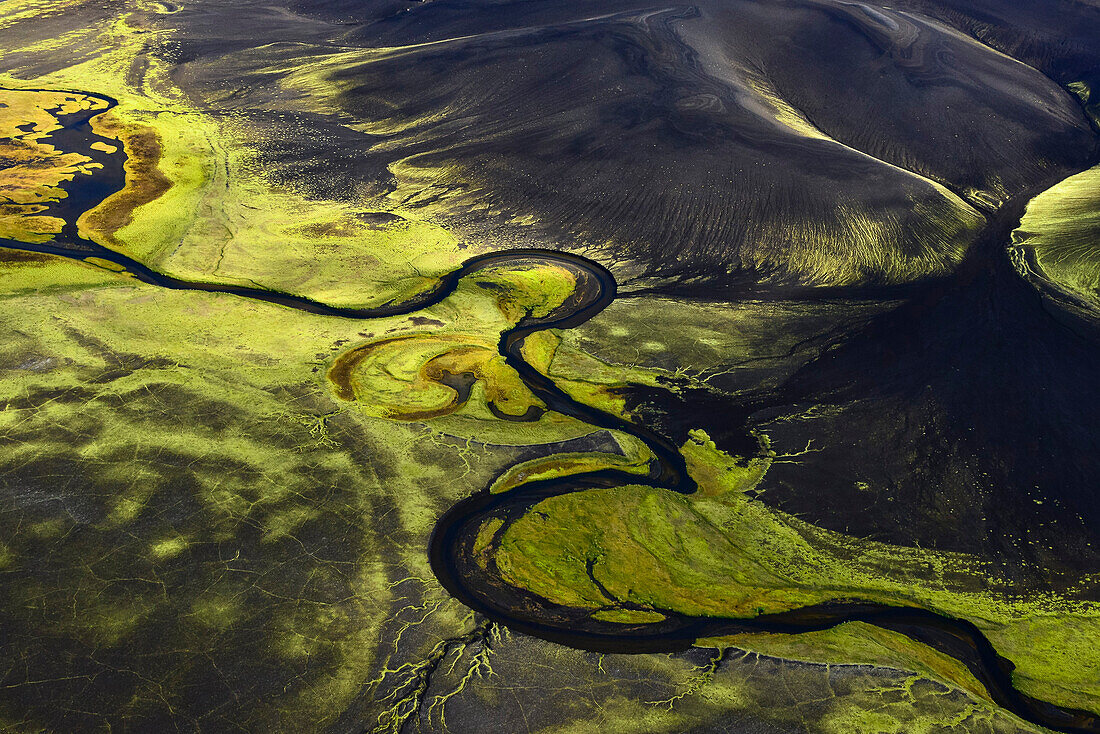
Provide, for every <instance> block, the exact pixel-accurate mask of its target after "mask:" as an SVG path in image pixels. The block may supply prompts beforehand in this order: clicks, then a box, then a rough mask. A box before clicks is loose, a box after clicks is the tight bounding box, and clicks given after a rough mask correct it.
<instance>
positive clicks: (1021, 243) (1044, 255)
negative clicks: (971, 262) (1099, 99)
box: [1012, 166, 1100, 309]
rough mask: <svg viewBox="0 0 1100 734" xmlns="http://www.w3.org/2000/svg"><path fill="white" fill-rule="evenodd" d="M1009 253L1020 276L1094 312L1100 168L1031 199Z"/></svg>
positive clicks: (1099, 273) (1099, 262)
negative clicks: (1038, 282)
mask: <svg viewBox="0 0 1100 734" xmlns="http://www.w3.org/2000/svg"><path fill="white" fill-rule="evenodd" d="M1012 250H1013V252H1014V254H1015V257H1014V258H1013V260H1014V263H1015V265H1016V267H1017V269H1019V270H1020V271H1021V272H1022V273H1023V274H1024V275H1025V276H1030V277H1032V278H1036V279H1038V280H1039V281H1040V282H1041V283H1042V284H1044V285H1046V286H1048V287H1053V289H1054V290H1056V291H1059V292H1061V293H1064V294H1067V295H1069V296H1071V297H1072V298H1073V299H1074V300H1075V301H1077V302H1079V303H1082V304H1087V305H1088V306H1090V307H1091V308H1093V309H1100V166H1096V167H1094V168H1090V169H1088V170H1087V171H1082V172H1081V173H1078V174H1077V175H1075V176H1070V177H1069V178H1067V179H1065V180H1063V181H1061V182H1060V183H1059V184H1058V185H1056V186H1054V187H1052V188H1050V189H1047V190H1046V191H1044V192H1043V193H1041V194H1039V195H1038V196H1036V197H1035V198H1034V199H1032V200H1031V201H1030V202H1029V203H1028V205H1027V211H1026V212H1025V213H1024V216H1023V218H1022V219H1021V220H1020V226H1019V228H1018V229H1016V231H1015V232H1013V233H1012Z"/></svg>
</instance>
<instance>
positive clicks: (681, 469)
mask: <svg viewBox="0 0 1100 734" xmlns="http://www.w3.org/2000/svg"><path fill="white" fill-rule="evenodd" d="M48 91H55V90H48ZM74 94H82V95H86V96H89V97H97V96H98V95H91V94H88V93H86V92H79V93H77V92H74ZM100 98H101V99H104V100H105V101H107V102H108V107H107V109H109V108H110V107H111V106H114V100H110V99H108V98H105V97H100ZM105 111H106V110H105V109H101V110H98V111H95V113H94V114H80V115H76V116H66V117H67V119H65V120H63V121H62V124H63V128H62V130H60V131H55V132H54V133H53V134H52V135H51V137H54V136H65V138H66V139H65V141H64V142H65V144H66V145H67V146H69V147H67V148H66V149H67V150H73V149H74V147H75V148H80V149H81V152H83V147H86V146H87V145H88V144H90V143H91V142H94V141H95V140H98V139H100V138H99V137H98V136H96V135H95V134H94V132H93V131H92V130H91V127H90V124H89V120H90V119H91V118H92V117H94V116H95V114H100V113H102V112H105ZM58 140H59V138H57V137H55V141H58ZM112 142H117V141H112ZM112 158H113V159H112V160H111V161H110V164H109V165H105V166H104V169H102V172H103V173H104V174H106V175H108V177H112V176H114V175H121V173H120V172H121V171H122V170H123V169H122V162H123V161H124V153H123V152H122V151H121V149H120V150H119V151H118V152H116V153H115V154H112ZM97 160H99V158H97ZM98 175H99V174H97V176H98ZM90 178H96V177H90ZM83 185H84V182H81V183H80V184H79V185H78V187H79V186H83ZM119 188H121V181H117V180H108V181H107V182H106V183H102V182H100V183H98V184H97V185H96V186H92V187H90V188H87V189H84V188H81V189H80V191H81V193H79V194H76V190H75V189H74V190H71V191H70V197H69V198H68V199H65V200H62V202H61V204H60V205H59V206H57V207H51V209H50V211H49V212H47V213H50V214H54V215H56V216H62V217H63V218H64V219H65V220H66V227H65V230H64V231H63V234H62V236H61V237H60V238H59V239H58V240H56V241H52V242H48V243H43V244H27V243H21V242H16V241H13V240H0V247H4V248H9V249H16V250H21V251H25V252H36V253H45V254H50V255H57V256H61V257H66V258H71V259H74V260H81V261H84V260H87V259H88V258H98V259H100V260H104V261H107V262H110V263H112V264H113V265H114V266H115V267H116V268H121V270H122V272H123V274H128V275H130V276H132V277H134V278H136V279H137V280H139V281H142V282H144V283H148V284H150V285H154V286H158V287H162V288H170V289H174V290H194V291H203V292H208V293H226V294H231V295H235V296H240V297H243V298H250V299H253V300H258V301H265V302H269V303H275V304H279V305H282V306H286V307H290V308H295V309H299V310H302V311H307V312H310V313H316V314H321V315H325V316H336V317H342V318H351V319H370V318H378V317H383V316H395V315H402V314H411V313H414V312H416V311H418V310H420V309H422V308H425V307H427V306H430V305H433V304H436V303H439V302H440V301H442V300H443V299H445V298H446V297H447V296H448V295H450V294H451V293H452V292H453V291H454V290H455V288H456V287H457V286H458V284H459V281H460V280H461V279H462V278H464V277H466V276H468V275H471V274H473V273H476V272H477V271H479V270H483V269H486V268H490V267H499V266H502V265H509V264H513V263H514V264H531V263H532V262H543V263H546V264H552V265H556V266H560V267H565V268H567V269H568V270H570V272H572V273H573V274H574V276H575V277H576V288H575V289H574V292H573V294H572V295H571V296H570V298H569V299H568V300H567V301H566V302H565V303H563V304H562V305H560V306H559V307H558V308H557V309H555V310H554V311H553V312H552V313H551V314H549V315H548V316H545V317H539V318H536V317H531V316H528V317H526V318H523V319H522V320H521V321H520V322H519V323H518V324H516V326H514V327H513V328H512V329H510V330H508V331H506V332H504V333H503V334H502V336H501V339H500V343H499V350H500V353H501V354H502V355H503V357H504V359H505V361H506V363H507V364H508V365H510V366H511V367H512V368H513V369H515V371H516V372H517V373H518V374H519V376H520V378H521V379H522V380H523V382H524V384H525V385H526V386H527V387H528V388H529V389H530V390H531V392H532V393H534V394H535V395H536V396H537V397H538V398H539V399H540V400H542V401H543V402H544V403H545V404H546V405H547V407H548V408H549V409H551V410H554V411H557V412H559V413H562V414H564V415H567V416H570V417H573V418H576V419H578V420H581V421H584V422H586V423H588V424H590V425H594V426H599V427H601V428H605V429H612V430H616V431H621V432H623V433H626V434H629V435H631V436H634V437H635V438H637V439H638V440H640V441H642V442H643V443H644V444H645V445H646V446H647V447H648V448H649V450H650V451H651V452H652V453H653V455H654V456H655V457H656V458H655V460H654V461H652V462H651V466H650V471H649V475H648V476H647V477H640V476H639V475H637V474H631V473H628V472H624V471H620V470H616V469H601V470H596V471H589V472H585V473H581V474H576V475H572V476H568V477H564V478H560V479H550V480H542V481H532V482H528V483H526V484H522V485H520V486H518V487H516V488H514V489H511V490H509V491H507V492H503V493H499V494H493V493H490V492H489V490H488V488H486V489H483V490H482V491H480V492H478V493H477V494H475V495H473V496H471V497H469V498H467V499H465V500H463V501H461V502H459V503H458V504H456V505H454V506H453V507H452V508H451V509H450V510H449V511H448V512H447V513H445V514H444V515H443V517H441V518H440V519H439V521H438V523H437V525H436V527H435V530H434V532H433V534H432V537H431V540H430V548H429V554H430V559H431V564H432V568H433V570H434V572H435V574H436V576H437V577H438V579H439V581H440V582H441V583H442V585H443V586H444V587H445V588H446V589H447V591H448V592H449V593H450V594H452V595H453V596H454V597H455V598H457V599H458V600H460V601H461V602H462V603H464V604H465V605H466V606H468V607H470V608H471V609H473V610H475V611H477V612H479V613H481V614H483V615H485V616H486V617H488V618H490V619H492V620H493V621H496V622H499V623H501V624H503V625H506V626H508V627H509V628H511V629H514V630H517V631H520V632H523V633H525V634H529V635H534V636H536V637H541V638H544V639H547V640H551V641H554V642H557V643H560V644H563V645H568V646H570V647H575V648H580V649H585V650H594V651H604V652H619V653H643V652H657V651H678V650H684V649H687V648H689V647H691V646H692V644H693V642H694V641H695V640H696V639H698V638H701V637H715V636H721V635H728V634H734V633H738V632H746V631H755V632H772V633H785V634H790V633H800V632H810V631H815V630H823V629H828V628H831V627H834V626H836V625H839V624H842V623H844V622H851V621H860V622H865V623H868V624H873V625H876V626H878V627H881V628H884V629H888V630H892V631H895V632H899V633H902V634H904V635H906V636H908V637H910V638H912V639H914V640H916V641H918V642H921V643H924V644H926V645H928V646H930V647H932V648H934V649H936V650H939V651H941V652H943V653H945V654H947V655H950V656H952V657H954V658H956V659H958V660H960V661H961V662H963V663H964V664H965V665H966V666H967V667H968V668H969V669H970V671H971V672H972V673H973V674H974V676H975V677H976V678H977V679H978V680H979V681H980V682H981V683H982V684H983V685H984V686H985V687H986V689H987V690H988V691H989V694H990V696H991V697H992V699H993V700H994V701H995V702H996V703H997V704H998V705H999V706H1002V707H1003V708H1005V709H1007V710H1009V711H1011V712H1012V713H1014V714H1016V715H1017V716H1019V717H1021V718H1023V719H1026V720H1027V721H1030V722H1032V723H1035V724H1038V725H1040V726H1044V727H1047V728H1049V729H1053V730H1055V731H1061V732H1100V721H1098V717H1097V716H1096V714H1094V713H1090V712H1087V711H1080V710H1074V709H1068V708H1063V707H1059V706H1055V705H1053V704H1050V703H1047V702H1044V701H1041V700H1038V699H1035V698H1032V697H1030V696H1028V695H1026V694H1024V693H1022V692H1020V691H1019V690H1018V689H1016V688H1015V687H1014V685H1013V683H1012V670H1013V664H1012V663H1011V662H1010V661H1009V660H1006V659H1005V658H1003V657H1001V656H1000V655H998V654H997V652H996V650H995V649H994V648H993V646H992V645H991V644H990V642H989V641H988V640H987V639H986V638H985V636H984V635H983V634H982V633H981V631H980V630H979V629H978V628H977V627H975V626H974V625H973V624H972V623H970V622H968V621H966V620H962V619H954V618H949V617H945V616H942V615H939V614H936V613H934V612H931V611H927V610H921V609H913V608H905V607H892V606H889V605H884V604H877V603H833V604H823V605H816V606H811V607H804V608H801V609H797V610H794V611H790V612H784V613H781V614H768V615H762V616H758V617H755V618H752V619H736V618H716V617H694V616H687V615H682V614H679V613H677V612H675V611H670V610H658V611H661V612H662V613H664V614H665V616H666V619H665V620H664V621H662V622H658V623H652V624H647V625H628V624H618V623H613V622H603V621H600V620H596V619H593V618H592V617H591V616H590V611H591V610H585V609H576V608H571V607H563V606H559V605H556V604H553V603H551V602H548V601H547V600H545V599H542V598H540V597H537V596H535V595H534V594H531V593H530V592H527V591H525V590H522V589H517V588H515V587H512V586H509V585H508V584H506V583H504V582H503V581H502V579H501V578H500V577H499V575H497V574H494V573H492V569H491V568H482V567H481V566H479V565H478V563H477V562H475V560H474V558H475V554H474V552H473V548H474V543H475V540H476V538H477V535H478V531H479V529H480V528H481V526H482V523H483V522H484V521H485V520H486V519H487V518H490V517H493V518H501V519H503V520H504V522H503V524H502V525H501V527H500V528H499V529H498V530H497V532H496V536H495V539H494V541H493V542H496V541H497V540H499V538H500V536H501V534H502V533H503V532H504V530H505V529H506V528H507V527H508V524H509V522H511V521H512V520H515V519H517V518H519V517H521V516H522V515H523V514H524V513H525V512H526V511H527V510H528V509H529V508H531V507H532V506H533V505H534V504H536V503H537V502H539V501H541V500H543V499H546V498H549V497H554V496H558V495H563V494H568V493H571V492H579V491H584V490H587V489H591V488H597V487H614V486H622V485H627V484H630V485H639V484H642V485H648V486H651V487H656V488H661V489H664V490H667V491H671V492H679V493H683V494H689V493H691V492H694V491H695V489H696V487H695V482H694V481H693V480H692V479H691V477H690V476H689V475H688V473H687V469H686V464H685V461H684V458H683V456H682V455H681V454H680V452H679V451H678V448H677V446H676V445H675V444H674V443H672V442H671V441H670V440H668V439H667V438H665V437H664V436H661V435H659V434H658V433H656V432H654V431H651V430H649V429H647V428H645V427H643V426H638V425H634V424H632V423H629V422H627V421H625V420H623V419H622V418H620V417H618V416H616V415H612V414H609V413H606V412H603V411H601V410H598V409H596V408H593V407H592V406H589V405H585V404H583V403H580V402H578V401H576V400H574V399H573V398H571V397H570V396H569V395H568V394H566V393H565V392H564V391H563V390H562V389H561V388H560V387H558V386H557V385H556V384H555V383H554V381H553V380H552V379H551V378H549V377H548V376H546V375H544V374H543V373H541V372H539V371H538V370H537V369H535V368H534V367H533V366H531V365H530V364H528V363H527V362H526V361H525V360H524V358H523V355H522V347H523V343H524V340H525V339H526V338H527V337H528V336H529V335H531V334H532V333H534V332H537V331H541V330H545V329H568V328H571V327H575V326H578V325H579V324H582V323H584V322H585V321H587V320H589V319H590V318H592V317H593V316H595V315H596V314H598V313H600V312H601V311H602V310H603V309H604V308H606V307H607V306H608V305H609V304H610V303H611V302H612V301H614V299H615V295H616V283H615V279H614V278H613V277H612V275H611V273H610V272H608V271H607V269H606V268H604V267H603V266H601V265H599V264H598V263H595V262H593V261H591V260H588V259H585V258H583V257H580V256H577V255H572V254H569V253H564V252H557V251H550V250H535V249H516V250H507V251H502V252H493V253H489V254H485V255H480V256H477V257H474V258H471V259H470V260H468V261H466V262H465V263H464V264H463V265H462V266H461V267H460V268H458V269H457V270H454V271H452V272H451V273H448V274H446V275H444V276H442V277H441V278H439V280H438V283H437V284H436V286H435V287H433V288H432V289H430V290H429V291H427V292H424V293H422V294H420V295H418V296H416V297H414V298H412V299H410V300H408V301H404V302H400V303H386V304H383V305H381V306H377V307H373V308H340V307H335V306H329V305H326V304H324V303H320V302H318V301H314V300H311V299H309V298H305V297H303V296H296V295H291V294H286V293H280V292H277V291H272V290H266V289H263V288H248V287H241V286H235V285H226V284H220V283H209V282H194V281H186V280H181V279H178V278H173V277H171V276H168V275H164V274H162V273H158V272H156V271H155V270H153V269H151V268H149V267H147V266H146V265H144V264H142V263H140V262H138V261H136V260H134V259H132V258H129V257H127V256H125V255H122V254H120V253H118V252H115V251H113V250H110V249H108V248H105V247H102V246H100V245H97V244H95V243H92V242H89V241H87V240H83V239H79V238H78V237H77V236H76V231H75V220H76V216H79V214H80V213H82V212H83V211H84V210H86V209H87V208H90V207H91V206H93V205H94V204H95V203H96V202H97V201H99V200H102V198H103V197H104V196H106V195H109V194H110V193H113V191H117V190H118V189H119ZM104 192H106V193H104ZM95 196H98V197H99V198H97V199H95V200H94V201H93V198H95ZM78 209H79V211H78ZM746 433H747V431H746ZM490 566H491V564H490ZM623 608H627V609H629V608H630V606H629V605H625V604H624V605H623ZM520 610H522V611H520ZM521 613H522V614H523V616H519V615H520V614H521Z"/></svg>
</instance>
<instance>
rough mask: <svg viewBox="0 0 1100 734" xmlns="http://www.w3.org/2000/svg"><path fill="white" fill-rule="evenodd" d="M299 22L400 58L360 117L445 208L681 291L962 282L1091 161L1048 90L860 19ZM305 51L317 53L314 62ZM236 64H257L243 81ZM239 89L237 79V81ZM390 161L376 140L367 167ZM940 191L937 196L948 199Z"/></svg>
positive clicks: (351, 77) (918, 24) (353, 101)
mask: <svg viewBox="0 0 1100 734" xmlns="http://www.w3.org/2000/svg"><path fill="white" fill-rule="evenodd" d="M396 8H397V6H390V5H386V6H384V7H381V8H380V7H379V6H376V5H368V6H367V7H365V8H364V7H361V6H358V5H352V4H338V5H336V6H333V5H331V4H328V3H324V4H310V3H306V2H299V3H297V4H296V9H297V10H299V11H301V12H307V13H317V14H320V15H321V16H325V17H326V19H328V20H331V21H336V20H337V19H339V21H340V22H345V23H351V24H352V25H350V26H349V30H348V32H347V33H346V34H344V36H343V38H342V39H341V43H342V44H347V46H344V48H347V47H348V46H351V47H363V48H380V47H384V48H388V49H390V50H388V51H386V52H383V53H376V54H370V55H369V56H365V57H364V58H365V59H366V60H365V61H364V62H363V63H359V64H354V63H352V64H348V65H346V66H345V67H344V68H343V69H341V70H340V71H338V72H336V73H335V75H334V81H337V82H339V84H340V85H341V89H343V90H344V91H343V93H342V95H341V96H340V98H339V100H338V104H339V107H340V108H341V109H342V110H343V111H344V112H346V113H347V114H348V115H349V116H350V117H352V118H353V119H355V120H358V121H362V122H363V123H364V124H365V126H366V128H367V129H369V130H370V131H371V132H372V133H375V134H377V135H379V136H381V138H382V139H383V140H382V141H381V142H379V141H378V140H372V141H371V142H372V143H374V144H375V148H374V152H375V154H378V155H383V156H384V157H385V158H387V159H388V161H389V162H391V163H394V162H398V161H400V164H399V165H398V166H396V170H397V172H398V174H399V178H402V177H403V178H404V180H405V182H406V183H408V182H412V184H411V186H409V187H407V188H405V189H402V193H403V195H410V194H411V193H413V192H417V191H420V192H423V191H425V190H427V191H430V193H431V196H430V197H429V198H430V201H431V202H432V203H433V204H440V203H450V204H452V205H454V206H456V207H457V206H460V205H472V204H474V203H476V204H477V205H479V206H482V207H485V206H490V207H492V209H493V211H496V212H498V213H500V214H502V215H503V216H502V217H500V218H499V219H498V220H497V221H495V222H494V226H495V227H496V228H497V229H499V228H500V227H501V226H502V223H503V222H504V221H505V220H507V219H508V218H510V217H512V216H516V215H522V216H527V217H532V218H534V219H535V220H537V221H539V222H544V223H546V225H545V226H541V227H540V226H535V227H530V226H525V227H524V228H522V229H519V228H517V227H515V226H514V225H513V226H512V229H513V230H514V231H516V232H517V233H520V234H523V235H525V236H538V237H540V238H546V239H550V240H556V241H558V242H560V243H563V244H573V243H574V242H576V241H579V242H581V243H583V244H587V245H595V246H602V245H605V244H606V245H607V249H606V251H607V252H608V253H614V255H615V256H616V257H618V258H623V257H626V258H627V259H629V260H632V261H635V262H638V263H641V264H642V265H644V266H645V267H646V268H647V270H648V272H650V273H651V274H654V275H658V276H663V277H693V278H699V277H703V278H706V279H708V280H726V279H728V278H729V277H730V276H731V275H738V274H742V275H749V276H752V277H757V278H759V277H765V278H769V279H780V280H797V281H799V282H803V283H813V284H854V283H868V282H887V283H890V282H901V281H907V280H911V279H914V278H918V277H921V276H923V275H927V274H942V273H945V272H947V271H949V270H950V269H951V268H952V267H953V265H954V264H955V263H957V262H958V260H959V258H960V256H961V253H962V251H963V250H964V248H965V247H966V245H967V243H968V242H969V241H971V240H972V238H973V236H974V233H975V230H976V228H977V226H978V225H979V223H980V220H979V218H978V217H977V216H976V213H975V211H973V210H972V209H971V208H970V207H968V206H967V205H965V204H964V203H963V202H962V201H961V200H960V199H959V198H958V197H956V196H953V195H951V194H950V193H948V192H947V191H945V190H944V189H942V188H939V187H937V186H936V185H934V184H933V183H932V182H931V180H934V181H939V182H942V183H944V184H946V185H947V186H948V187H950V188H951V189H952V190H953V191H955V192H956V193H958V194H960V195H961V196H963V197H964V198H967V199H969V200H970V203H973V204H977V205H979V206H982V205H985V204H995V203H997V202H999V201H1001V200H1002V199H1003V198H1004V197H1005V196H1007V195H1011V194H1013V193H1017V192H1020V191H1021V190H1023V189H1026V188H1029V187H1030V186H1033V185H1034V184H1036V183H1037V182H1039V181H1042V180H1047V179H1049V178H1051V177H1057V176H1059V175H1064V174H1065V173H1068V172H1069V171H1071V170H1076V169H1077V168H1079V167H1080V165H1081V163H1082V161H1084V160H1087V158H1088V156H1089V155H1090V154H1091V151H1092V148H1093V145H1094V143H1093V141H1092V138H1091V135H1090V132H1089V128H1088V124H1087V122H1086V121H1085V119H1084V117H1083V115H1082V113H1081V111H1080V109H1079V108H1078V106H1077V105H1076V103H1075V100H1073V98H1072V97H1071V96H1070V95H1068V94H1067V93H1066V92H1065V91H1063V90H1062V89H1060V88H1059V87H1058V86H1057V85H1056V84H1054V83H1053V82H1052V81H1050V80H1049V79H1047V78H1045V77H1043V76H1042V75H1041V74H1039V73H1038V72H1037V71H1035V70H1034V69H1031V68H1029V67H1027V66H1025V65H1024V64H1021V63H1020V62H1018V61H1015V60H1013V59H1011V58H1009V57H1007V56H1004V55H1003V54H1001V53H998V52H996V51H994V50H992V49H990V48H988V47H986V46H983V45H981V44H979V43H977V42H976V41H974V40H973V39H971V38H969V37H967V36H965V35H964V34H962V33H960V32H959V31H957V30H954V29H952V28H950V27H948V26H947V25H944V24H943V23H940V22H936V21H933V20H931V19H929V18H927V17H925V16H923V15H919V14H917V13H915V12H897V11H890V10H885V9H882V8H876V7H871V6H865V5H857V4H852V3H840V2H826V1H817V2H806V1H801V2H793V3H791V2H785V3H775V2H708V3H700V4H694V5H690V6H689V5H679V6H653V5H650V4H644V3H637V2H635V3H626V2H619V3H610V4H601V5H600V6H599V7H598V8H596V7H593V6H590V5H587V4H580V3H561V2H524V3H494V4H489V5H481V4H471V3H468V2H457V1H454V0H436V1H435V2H432V3H426V4H418V5H415V6H411V7H408V8H407V9H404V10H400V11H398V10H397V9H396ZM299 53H301V51H299ZM235 63H237V64H239V63H240V62H239V61H238V62H235ZM225 68H226V72H225V73H226V74H229V75H233V74H237V73H238V70H237V69H235V68H234V62H230V63H229V64H227V65H226V66H225ZM368 147H369V143H367V142H366V141H364V145H363V148H364V150H365V149H366V148H368ZM930 179H931V180H930Z"/></svg>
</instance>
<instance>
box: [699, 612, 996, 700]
mask: <svg viewBox="0 0 1100 734" xmlns="http://www.w3.org/2000/svg"><path fill="white" fill-rule="evenodd" d="M698 644H699V645H702V646H708V647H709V646H712V645H713V646H714V647H726V646H733V647H735V648H737V649H739V650H751V651H752V652H757V653H761V654H764V655H772V656H775V657H781V658H784V659H786V660H804V661H807V662H814V663H825V664H831V665H874V666H879V667H889V668H896V669H899V670H906V671H913V672H915V673H919V674H921V675H922V676H925V677H927V678H928V679H931V680H937V681H940V682H941V683H943V684H945V685H948V686H951V687H955V688H959V689H961V690H964V691H966V692H967V693H969V694H970V695H971V696H973V697H974V698H975V699H980V700H984V701H987V702H988V701H989V693H988V691H987V690H986V689H985V686H983V685H982V684H981V683H980V682H979V681H978V680H977V679H976V678H975V677H974V675H973V673H971V672H970V669H969V668H967V667H966V666H965V665H963V664H962V663H960V662H959V661H958V660H955V659H954V658H952V657H950V656H949V655H945V654H944V653H941V652H938V651H936V650H933V649H932V648H930V647H928V646H926V645H923V644H921V643H919V642H916V641H914V640H912V639H910V638H908V637H906V636H905V635H903V634H900V633H898V632H892V631H890V630H885V629H882V628H879V627H875V626H873V625H869V624H866V623H863V622H847V623H845V624H841V625H838V626H836V627H833V628H831V629H827V630H821V631H818V632H804V633H801V634H797V635H783V634H766V633H760V634H752V633H748V634H741V635H732V636H729V637H724V638H714V639H705V640H699V641H698Z"/></svg>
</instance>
